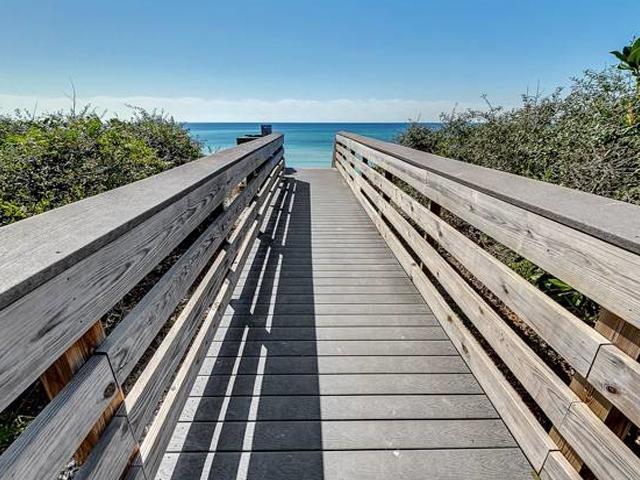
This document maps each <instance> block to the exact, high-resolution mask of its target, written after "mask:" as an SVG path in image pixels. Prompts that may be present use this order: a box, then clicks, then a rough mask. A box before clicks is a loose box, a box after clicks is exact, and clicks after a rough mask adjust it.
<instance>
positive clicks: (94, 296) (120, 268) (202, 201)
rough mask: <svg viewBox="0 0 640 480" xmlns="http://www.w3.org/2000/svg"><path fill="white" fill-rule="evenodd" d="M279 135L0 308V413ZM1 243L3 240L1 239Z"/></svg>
mask: <svg viewBox="0 0 640 480" xmlns="http://www.w3.org/2000/svg"><path fill="white" fill-rule="evenodd" d="M280 140H281V139H280V138H278V139H276V141H272V142H271V143H269V144H268V145H267V146H266V147H264V148H263V149H262V150H256V151H253V152H252V153H251V154H249V155H246V156H244V157H243V159H242V160H241V161H239V162H234V164H233V165H232V166H230V167H229V168H227V169H225V170H224V171H223V172H222V173H221V174H218V175H217V176H214V177H213V178H210V179H209V180H208V181H207V182H205V183H204V184H201V185H200V186H199V187H198V188H196V189H194V190H191V191H190V192H189V193H188V194H187V195H184V196H182V197H181V198H180V199H179V200H177V201H176V202H174V203H172V204H170V205H168V206H167V207H166V208H165V209H163V210H161V211H159V212H157V213H156V214H155V215H153V216H152V217H150V218H148V219H147V220H145V221H144V222H142V223H140V224H139V225H137V226H135V227H134V228H132V229H130V230H129V231H127V232H126V233H124V234H122V235H121V236H119V237H118V238H116V239H115V240H113V241H112V242H111V243H109V244H107V245H105V246H103V247H102V248H101V249H100V250H97V251H96V252H95V253H93V254H91V255H89V256H87V257H85V258H83V259H82V260H80V261H79V262H77V263H76V264H74V265H72V266H71V267H69V268H68V269H67V270H66V271H64V272H62V273H61V274H59V275H58V276H56V277H54V278H52V279H50V280H49V281H47V282H46V283H44V284H42V285H40V286H39V287H38V288H36V289H35V290H32V291H30V292H29V293H27V294H26V295H24V296H22V297H21V298H19V299H18V300H16V301H15V302H13V303H12V304H10V305H9V306H8V307H6V308H4V309H3V310H1V311H0V325H1V326H2V335H0V351H2V352H3V355H2V356H0V410H2V409H3V408H5V407H6V406H7V405H8V404H9V403H10V402H11V401H12V400H13V399H14V398H15V397H16V396H17V395H19V394H20V393H21V392H22V391H23V390H24V389H25V388H27V386H28V385H29V384H30V383H31V382H33V381H34V380H35V379H36V378H37V377H38V376H39V375H40V374H41V373H42V372H43V371H44V370H45V369H46V368H47V367H48V366H49V365H50V364H51V363H52V362H53V361H55V360H56V359H57V358H58V357H59V356H60V355H62V354H63V353H64V351H65V350H66V349H67V348H69V347H70V346H71V345H72V344H73V343H74V342H75V341H76V340H77V339H78V338H79V337H80V336H81V335H82V334H84V333H85V331H86V330H87V329H88V328H89V327H91V325H93V324H94V323H95V322H96V321H97V320H98V319H99V318H100V317H101V316H102V315H103V314H105V313H106V312H107V311H108V310H109V309H111V308H112V307H113V305H114V304H115V303H116V302H117V301H119V300H120V298H122V297H123V296H124V295H125V294H126V293H127V292H128V291H129V290H130V289H131V288H132V287H134V286H135V285H136V284H137V283H138V282H139V281H140V280H141V279H142V278H143V277H144V276H145V275H146V274H147V273H149V271H151V270H152V269H153V268H154V267H155V266H156V265H157V264H158V262H160V261H161V260H162V259H163V258H164V257H165V256H166V255H167V254H168V253H169V252H170V251H171V250H173V248H175V246H177V245H178V244H179V243H180V242H181V241H182V240H183V239H184V238H185V237H186V236H187V235H188V234H189V233H190V232H191V231H192V230H193V229H194V228H195V227H196V226H197V225H198V224H199V223H201V222H202V220H204V219H205V218H206V217H207V216H208V215H209V214H210V213H211V212H212V211H213V210H214V209H215V208H217V207H218V206H219V205H220V204H221V202H222V201H223V200H224V198H225V196H226V195H227V194H228V193H229V192H230V190H231V189H232V188H233V187H234V186H235V185H236V184H237V183H238V182H239V181H240V180H241V179H242V178H243V177H245V176H247V175H248V174H249V173H251V172H252V171H254V170H255V168H257V166H258V165H260V164H261V163H263V162H264V161H266V160H267V158H269V156H271V155H272V154H273V153H274V149H275V150H278V149H279V148H280V147H279V146H278V144H279V142H280ZM276 146H277V147H278V148H276ZM103 213H105V214H106V212H103ZM18 223H20V222H18ZM1 243H2V244H3V245H5V246H6V245H7V244H6V243H5V242H4V239H3V240H2V242H1ZM16 358H19V359H20V361H19V362H16V361H15V359H16Z"/></svg>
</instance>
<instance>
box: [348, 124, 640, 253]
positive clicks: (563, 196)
mask: <svg viewBox="0 0 640 480" xmlns="http://www.w3.org/2000/svg"><path fill="white" fill-rule="evenodd" d="M336 142H337V143H338V142H339V143H342V144H343V145H345V146H346V147H347V148H351V149H354V148H355V145H362V146H364V147H366V148H367V150H369V151H374V152H380V153H381V154H386V155H388V156H390V157H392V158H394V159H397V160H398V161H400V162H402V163H405V164H407V165H410V166H413V167H417V168H418V169H421V170H424V171H428V172H433V173H435V174H437V175H439V176H442V177H443V178H448V179H452V180H454V181H456V182H458V183H460V184H463V185H466V186H468V187H470V188H473V189H474V190H477V191H479V192H483V193H488V194H490V195H492V196H494V197H496V198H499V199H501V200H503V201H505V202H508V203H511V204H513V205H517V206H520V207H522V208H523V209H525V210H528V211H531V212H534V213H537V214H539V215H541V216H544V217H546V218H549V219H551V220H554V221H556V222H558V223H561V224H563V225H567V226H569V227H571V228H574V229H577V230H580V231H582V232H584V233H586V234H588V235H591V236H595V237H598V238H601V239H602V240H604V241H605V242H607V243H611V244H614V245H618V246H620V247H622V248H624V249H627V250H630V251H633V252H635V253H636V254H640V234H639V233H638V231H639V230H638V227H639V225H640V209H639V208H638V207H637V206H635V205H631V204H629V203H625V202H620V201H616V200H612V199H610V198H604V197H600V196H597V195H592V194H589V193H585V192H580V191H577V190H572V189H569V188H563V187H560V186H557V185H552V184H549V183H546V182H541V181H537V180H532V179H529V178H526V177H521V176H518V175H513V174H510V173H507V172H501V171H499V170H493V169H489V168H484V167H480V166H478V165H472V164H469V163H467V162H460V161H456V160H452V159H449V158H443V157H439V156H437V155H432V154H429V153H426V152H420V151H417V150H414V149H411V148H407V147H403V146H401V145H398V144H395V143H389V142H383V141H380V140H375V139H372V138H366V137H363V136H360V135H355V134H352V133H347V132H339V133H338V135H337V137H336ZM365 156H367V158H371V157H369V156H368V155H365Z"/></svg>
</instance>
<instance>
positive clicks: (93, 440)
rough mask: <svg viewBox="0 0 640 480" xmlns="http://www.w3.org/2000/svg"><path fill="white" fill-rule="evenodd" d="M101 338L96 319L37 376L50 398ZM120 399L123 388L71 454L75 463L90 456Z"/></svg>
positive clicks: (81, 363)
mask: <svg viewBox="0 0 640 480" xmlns="http://www.w3.org/2000/svg"><path fill="white" fill-rule="evenodd" d="M104 338H105V332H104V328H103V326H102V322H100V321H98V322H96V323H95V324H94V325H93V326H92V327H91V328H90V329H89V330H88V331H87V332H86V333H85V334H84V335H83V336H82V337H80V338H79V339H78V340H77V341H76V343H74V344H73V345H71V347H69V349H68V350H67V351H66V352H64V354H62V356H61V357H60V358H58V359H57V360H56V361H55V362H54V363H53V364H52V365H51V366H50V367H49V368H48V369H47V370H46V371H45V372H44V373H43V374H42V375H41V376H40V380H41V381H42V385H43V387H44V390H45V392H46V393H47V396H48V397H49V399H53V398H54V397H55V396H56V395H58V394H59V393H60V391H61V390H62V389H63V388H64V386H65V385H66V384H67V383H69V382H70V381H71V379H72V378H73V376H74V375H75V374H76V373H77V372H78V370H80V368H81V367H82V365H84V364H85V362H86V361H87V360H88V359H89V358H90V357H91V355H93V352H94V351H95V349H96V347H97V346H98V345H100V343H102V341H103V340H104ZM116 388H117V387H116ZM123 400H124V395H123V393H122V390H121V389H119V388H118V392H117V393H116V395H115V397H114V398H113V400H112V401H111V404H110V405H109V407H108V408H107V410H105V412H104V413H103V414H102V416H101V417H100V419H99V420H98V421H97V422H96V424H95V425H94V427H93V429H92V430H91V432H89V435H87V437H86V438H85V440H84V441H83V442H82V444H81V445H80V447H78V450H77V452H76V453H75V455H74V458H75V459H76V461H77V462H78V464H82V463H83V462H84V461H85V460H86V458H87V457H88V456H89V453H91V450H93V447H95V445H96V444H97V443H98V439H99V438H100V435H101V434H102V432H103V430H104V429H105V427H106V426H107V424H108V423H109V420H110V419H111V417H113V415H114V413H115V411H116V410H117V409H118V407H119V406H120V404H121V403H122V401H123Z"/></svg>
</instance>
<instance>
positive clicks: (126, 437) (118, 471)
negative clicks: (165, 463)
mask: <svg viewBox="0 0 640 480" xmlns="http://www.w3.org/2000/svg"><path fill="white" fill-rule="evenodd" d="M135 448H136V442H135V441H134V439H133V435H132V432H131V430H130V428H129V424H128V422H127V419H126V418H125V417H114V418H113V419H112V420H111V422H110V423H109V425H108V426H107V429H106V430H105V431H104V434H103V435H102V437H101V438H100V442H98V444H97V445H96V448H94V449H93V451H92V452H91V454H90V455H89V458H87V461H86V462H85V463H84V465H82V467H81V468H80V470H79V471H78V473H77V474H76V476H75V477H74V478H76V479H78V480H119V479H120V477H121V476H122V473H123V472H124V471H125V470H126V468H127V465H128V464H129V458H130V457H131V454H132V452H133V451H134V450H135Z"/></svg>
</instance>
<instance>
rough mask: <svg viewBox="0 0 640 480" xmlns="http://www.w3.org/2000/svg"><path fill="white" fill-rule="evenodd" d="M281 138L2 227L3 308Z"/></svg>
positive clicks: (0, 288)
mask: <svg viewBox="0 0 640 480" xmlns="http://www.w3.org/2000/svg"><path fill="white" fill-rule="evenodd" d="M281 138H282V134H280V133H273V134H271V135H268V136H266V137H262V138H258V139H256V140H253V141H252V142H248V143H245V144H243V145H239V146H237V147H234V148H230V149H227V150H223V151H220V152H217V153H214V154H213V155H209V156H206V157H203V158H201V159H198V160H195V161H193V162H189V163H186V164H184V165H181V166H179V167H176V168H173V169H171V170H167V171H165V172H162V173H159V174H157V175H153V176H151V177H148V178H145V179H142V180H139V181H137V182H133V183H130V184H127V185H124V186H122V187H119V188H116V189H113V190H109V191H107V192H104V193H100V194H98V195H94V196H92V197H89V198H86V199H83V200H80V201H78V202H74V203H70V204H68V205H64V206H62V207H59V208H56V209H53V210H50V211H48V212H45V213H42V214H40V215H36V216H34V217H30V218H27V219H25V220H21V221H19V222H16V223H13V224H10V225H7V226H4V227H1V228H0V309H2V308H4V307H5V306H7V305H9V304H10V303H11V302H13V301H14V300H15V299H16V298H19V297H21V296H23V295H25V294H26V293H28V292H29V291H31V290H33V289H35V288H37V287H38V286H39V285H41V284H42V283H44V282H46V281H47V280H49V279H50V278H52V277H54V276H55V275H57V274H59V273H60V272H62V271H64V270H66V269H67V268H68V267H69V266H70V265H72V264H74V263H77V262H78V261H80V260H82V259H83V258H85V257H87V256H89V255H91V254H92V253H93V252H95V251H97V250H99V249H100V248H101V247H103V246H104V245H106V244H107V243H109V242H111V241H112V240H113V239H115V238H117V237H119V236H120V235H122V234H123V233H124V232H126V231H128V230H130V229H132V228H134V227H135V226H136V225H139V224H140V223H142V222H143V221H145V220H146V219H148V218H149V217H151V216H153V215H154V214H155V213H156V212H158V211H159V210H161V209H163V208H165V207H166V206H167V205H170V204H172V203H175V202H176V201H178V200H179V199H180V198H182V197H184V196H185V195H188V194H189V193H190V192H192V191H193V190H195V189H196V188H198V187H199V186H201V185H203V184H204V183H206V182H208V181H210V180H211V179H212V178H215V177H217V176H219V175H221V174H222V173H224V172H225V171H227V170H229V169H230V168H232V167H233V166H234V165H237V164H238V163H239V162H241V161H242V160H243V159H245V158H246V157H248V156H249V155H251V154H253V153H255V152H258V151H260V150H262V149H263V148H264V147H266V146H269V145H275V144H276V143H278V141H279V140H281ZM281 143H282V142H280V144H281Z"/></svg>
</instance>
